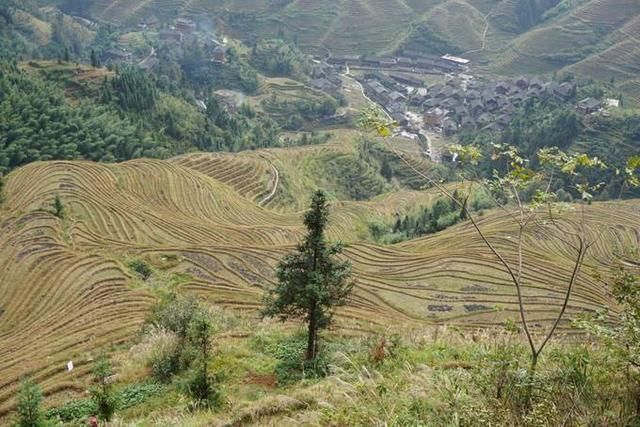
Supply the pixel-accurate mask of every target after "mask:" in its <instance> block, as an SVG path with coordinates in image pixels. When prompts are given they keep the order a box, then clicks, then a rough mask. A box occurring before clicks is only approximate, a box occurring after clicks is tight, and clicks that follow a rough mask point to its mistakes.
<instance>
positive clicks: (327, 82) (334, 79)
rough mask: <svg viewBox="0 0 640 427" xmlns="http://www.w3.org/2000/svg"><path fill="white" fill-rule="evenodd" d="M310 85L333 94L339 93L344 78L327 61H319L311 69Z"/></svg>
mask: <svg viewBox="0 0 640 427" xmlns="http://www.w3.org/2000/svg"><path fill="white" fill-rule="evenodd" d="M309 85H310V86H311V87H312V88H314V89H317V90H320V91H322V92H326V93H328V94H331V95H334V96H335V95H338V94H339V93H340V90H341V89H342V78H341V77H340V73H338V71H337V70H336V69H335V68H334V67H332V66H330V65H327V64H325V63H322V62H318V63H317V64H315V65H314V66H313V69H312V70H311V81H309Z"/></svg>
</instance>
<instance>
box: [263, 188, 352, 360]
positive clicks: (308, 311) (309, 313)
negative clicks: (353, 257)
mask: <svg viewBox="0 0 640 427" xmlns="http://www.w3.org/2000/svg"><path fill="white" fill-rule="evenodd" d="M328 221H329V208H328V206H327V199H326V195H325V194H324V192H322V191H317V192H316V193H315V194H314V195H313V198H312V201H311V207H310V210H309V211H308V212H307V213H306V214H305V215H304V225H305V226H306V227H307V234H306V236H305V237H304V239H303V240H302V242H301V243H300V244H298V246H297V248H296V250H295V252H293V253H291V254H289V255H287V256H285V258H284V259H283V260H282V261H281V262H280V264H279V265H278V268H277V277H278V284H277V285H276V286H275V288H273V289H270V290H269V291H268V293H267V294H266V296H265V308H264V310H263V315H265V316H267V317H278V318H279V319H280V320H282V321H285V320H287V319H290V318H302V319H304V321H305V322H306V323H307V327H308V336H307V351H306V355H305V358H306V360H313V359H315V357H316V355H317V352H318V330H319V329H322V328H326V327H327V326H328V325H329V324H330V322H331V318H332V314H333V311H334V309H335V308H336V307H338V306H342V305H344V304H345V303H346V299H347V296H348V295H349V293H350V292H351V289H352V288H353V282H352V281H351V280H350V276H351V263H350V262H349V261H341V260H340V259H338V258H337V256H336V255H338V254H340V253H341V252H342V245H340V244H331V243H329V242H327V240H326V237H325V230H326V227H327V224H328Z"/></svg>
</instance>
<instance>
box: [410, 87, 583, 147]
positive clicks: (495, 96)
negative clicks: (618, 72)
mask: <svg viewBox="0 0 640 427" xmlns="http://www.w3.org/2000/svg"><path fill="white" fill-rule="evenodd" d="M448 83H451V84H444V85H442V84H438V85H432V86H430V87H428V88H427V91H426V94H419V93H416V94H414V96H413V97H412V99H411V102H412V103H413V104H417V105H421V106H422V110H423V112H424V123H425V125H426V126H427V127H432V128H439V129H441V130H442V133H443V134H445V135H451V134H454V133H456V132H458V131H460V130H462V129H483V130H489V131H501V130H503V129H504V128H505V127H506V126H507V125H508V124H509V123H510V122H511V120H512V118H513V116H514V114H515V112H516V110H517V109H518V108H519V107H520V106H522V105H523V104H524V103H525V102H526V101H527V100H528V99H530V98H538V99H543V98H549V97H555V98H558V99H560V100H562V101H569V100H571V99H572V98H573V97H574V96H575V92H576V86H575V83H571V82H564V83H557V82H553V81H552V82H545V81H543V80H542V79H540V78H537V77H534V78H531V79H528V78H526V77H520V78H518V79H517V80H506V81H499V82H494V81H488V82H480V81H473V80H471V81H467V82H465V85H464V87H462V86H458V85H457V84H456V80H452V81H451V82H448Z"/></svg>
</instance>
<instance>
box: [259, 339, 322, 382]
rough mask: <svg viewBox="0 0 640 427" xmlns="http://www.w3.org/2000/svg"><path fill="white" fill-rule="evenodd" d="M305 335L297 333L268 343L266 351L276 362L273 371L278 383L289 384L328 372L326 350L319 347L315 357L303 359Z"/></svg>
mask: <svg viewBox="0 0 640 427" xmlns="http://www.w3.org/2000/svg"><path fill="white" fill-rule="evenodd" d="M306 346H307V336H306V335H305V334H304V333H302V332H301V333H298V334H296V335H293V336H291V337H287V338H284V339H283V340H280V341H278V342H275V343H273V344H270V345H269V346H268V348H267V352H269V353H271V354H272V355H273V356H274V357H275V358H276V359H278V363H277V365H276V368H275V371H276V372H275V373H276V376H277V378H278V384H280V385H286V384H291V383H294V382H297V381H300V380H303V379H312V378H322V377H325V376H326V375H327V374H328V373H329V357H328V351H326V350H327V349H326V348H324V347H320V348H319V351H318V354H317V355H316V357H315V359H312V360H305V357H304V356H305V350H306Z"/></svg>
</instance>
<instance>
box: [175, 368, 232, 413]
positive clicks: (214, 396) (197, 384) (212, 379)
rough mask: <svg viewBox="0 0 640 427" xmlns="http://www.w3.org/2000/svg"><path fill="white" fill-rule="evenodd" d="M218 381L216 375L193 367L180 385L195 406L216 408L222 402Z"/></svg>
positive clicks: (222, 397)
mask: <svg viewBox="0 0 640 427" xmlns="http://www.w3.org/2000/svg"><path fill="white" fill-rule="evenodd" d="M219 383H220V379H219V377H218V376H215V375H214V376H212V375H209V374H207V373H206V372H205V371H203V370H202V369H195V370H194V371H193V372H192V373H191V374H190V375H189V378H188V379H187V381H186V382H184V383H183V386H182V387H183V391H184V393H185V394H186V395H187V396H189V397H191V399H193V406H194V407H195V408H198V409H199V408H205V409H218V408H220V407H221V406H222V405H223V403H224V396H223V393H222V391H221V389H220V386H219Z"/></svg>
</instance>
